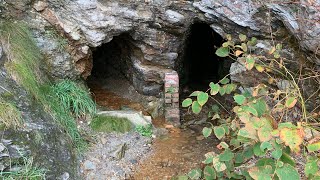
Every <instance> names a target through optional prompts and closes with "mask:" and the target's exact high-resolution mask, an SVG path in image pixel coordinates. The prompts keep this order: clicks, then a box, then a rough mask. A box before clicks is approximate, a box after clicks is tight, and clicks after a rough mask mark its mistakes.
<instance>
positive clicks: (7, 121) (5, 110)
mask: <svg viewBox="0 0 320 180" xmlns="http://www.w3.org/2000/svg"><path fill="white" fill-rule="evenodd" d="M0 124H3V125H4V127H5V128H12V129H17V128H18V127H21V126H22V118H21V113H20V111H19V110H18V109H17V108H16V106H14V105H13V104H12V103H8V102H5V101H3V100H2V99H1V98H0Z"/></svg>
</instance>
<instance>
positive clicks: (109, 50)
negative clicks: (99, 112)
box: [87, 34, 135, 110]
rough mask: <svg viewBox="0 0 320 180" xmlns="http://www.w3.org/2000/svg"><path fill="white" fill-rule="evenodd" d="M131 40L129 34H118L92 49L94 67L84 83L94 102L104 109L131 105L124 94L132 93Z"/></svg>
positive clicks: (116, 108) (115, 108)
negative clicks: (89, 90)
mask: <svg viewBox="0 0 320 180" xmlns="http://www.w3.org/2000/svg"><path fill="white" fill-rule="evenodd" d="M131 40H132V38H131V36H130V35H129V34H121V35H119V36H116V37H113V39H112V41H110V42H108V43H105V44H102V45H101V46H99V47H97V48H93V49H92V58H93V67H92V71H91V76H89V78H88V80H87V84H88V86H89V88H90V89H91V91H92V93H93V96H94V99H95V100H96V102H97V104H98V105H100V106H102V107H107V109H113V110H118V109H121V108H122V107H123V106H130V104H132V101H131V99H130V98H128V97H127V95H128V94H129V93H130V92H135V91H134V88H133V87H132V85H131V82H130V81H129V79H131V76H132V73H131V70H130V67H132V64H131V55H132V52H133V45H132V43H131V42H132V41H131ZM129 91H130V92H129Z"/></svg>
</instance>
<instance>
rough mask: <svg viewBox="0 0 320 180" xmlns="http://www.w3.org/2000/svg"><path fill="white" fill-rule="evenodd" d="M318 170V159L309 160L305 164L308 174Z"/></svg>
mask: <svg viewBox="0 0 320 180" xmlns="http://www.w3.org/2000/svg"><path fill="white" fill-rule="evenodd" d="M317 171H318V164H317V160H312V161H308V162H307V164H306V165H305V166H304V172H305V174H306V176H307V177H308V176H310V175H314V174H315V173H316V172H317Z"/></svg>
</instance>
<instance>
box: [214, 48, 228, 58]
mask: <svg viewBox="0 0 320 180" xmlns="http://www.w3.org/2000/svg"><path fill="white" fill-rule="evenodd" d="M216 55H217V56H219V57H227V56H228V55H229V48H228V47H220V48H219V49H217V51H216Z"/></svg>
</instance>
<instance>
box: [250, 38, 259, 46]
mask: <svg viewBox="0 0 320 180" xmlns="http://www.w3.org/2000/svg"><path fill="white" fill-rule="evenodd" d="M257 42H258V39H257V38H255V37H252V38H251V40H250V41H248V45H249V46H255V45H256V44H257Z"/></svg>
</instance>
